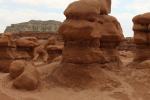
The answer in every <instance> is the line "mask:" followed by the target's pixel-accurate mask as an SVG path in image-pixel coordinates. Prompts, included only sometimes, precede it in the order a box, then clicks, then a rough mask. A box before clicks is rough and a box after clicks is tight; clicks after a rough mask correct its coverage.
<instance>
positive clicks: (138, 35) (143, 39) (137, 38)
mask: <svg viewBox="0 0 150 100" xmlns="http://www.w3.org/2000/svg"><path fill="white" fill-rule="evenodd" d="M147 41H148V33H145V32H141V31H135V34H134V42H135V43H136V44H144V43H147Z"/></svg>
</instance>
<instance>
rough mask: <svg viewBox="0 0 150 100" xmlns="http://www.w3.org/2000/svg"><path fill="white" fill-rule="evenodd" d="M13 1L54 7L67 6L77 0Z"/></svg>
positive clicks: (14, 0)
mask: <svg viewBox="0 0 150 100" xmlns="http://www.w3.org/2000/svg"><path fill="white" fill-rule="evenodd" d="M12 1H13V2H16V3H20V4H27V5H47V6H49V7H53V8H65V7H66V6H67V5H68V4H69V3H71V2H73V1H76V0H12Z"/></svg>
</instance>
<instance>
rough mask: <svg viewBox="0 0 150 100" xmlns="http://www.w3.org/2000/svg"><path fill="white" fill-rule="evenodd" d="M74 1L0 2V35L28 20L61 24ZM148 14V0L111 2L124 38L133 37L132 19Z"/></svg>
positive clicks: (29, 0) (149, 10)
mask: <svg viewBox="0 0 150 100" xmlns="http://www.w3.org/2000/svg"><path fill="white" fill-rule="evenodd" d="M73 1H75V0H0V33H3V32H4V30H5V28H6V26H10V25H11V24H16V23H20V22H26V21H29V20H33V19H34V20H57V21H61V22H63V20H64V19H65V16H64V15H63V11H64V10H65V8H66V7H67V6H68V4H69V3H71V2H73ZM145 12H150V0H112V12H111V14H110V15H112V16H115V17H116V18H117V19H118V20H119V22H120V23H121V26H122V28H123V32H124V35H125V36H126V37H128V36H133V31H132V26H133V24H132V18H133V17H134V16H135V15H138V14H142V13H145Z"/></svg>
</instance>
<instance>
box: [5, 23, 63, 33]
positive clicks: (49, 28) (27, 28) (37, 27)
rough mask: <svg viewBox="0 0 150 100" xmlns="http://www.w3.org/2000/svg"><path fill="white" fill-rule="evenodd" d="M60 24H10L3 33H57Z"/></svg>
mask: <svg viewBox="0 0 150 100" xmlns="http://www.w3.org/2000/svg"><path fill="white" fill-rule="evenodd" d="M60 24H61V22H58V21H53V20H50V21H38V20H31V21H29V22H25V23H19V24H12V25H11V26H8V27H7V28H6V30H5V32H12V33H18V32H57V30H58V28H59V26H60Z"/></svg>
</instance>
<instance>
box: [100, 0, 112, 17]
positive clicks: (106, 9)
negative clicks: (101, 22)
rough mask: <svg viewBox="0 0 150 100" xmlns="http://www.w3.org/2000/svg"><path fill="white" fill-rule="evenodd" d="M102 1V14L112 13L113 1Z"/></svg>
mask: <svg viewBox="0 0 150 100" xmlns="http://www.w3.org/2000/svg"><path fill="white" fill-rule="evenodd" d="M99 1H100V7H101V8H100V14H102V15H108V14H109V13H110V12H111V0H99Z"/></svg>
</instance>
